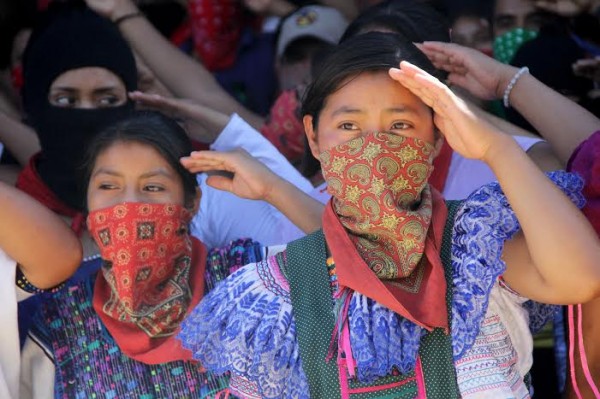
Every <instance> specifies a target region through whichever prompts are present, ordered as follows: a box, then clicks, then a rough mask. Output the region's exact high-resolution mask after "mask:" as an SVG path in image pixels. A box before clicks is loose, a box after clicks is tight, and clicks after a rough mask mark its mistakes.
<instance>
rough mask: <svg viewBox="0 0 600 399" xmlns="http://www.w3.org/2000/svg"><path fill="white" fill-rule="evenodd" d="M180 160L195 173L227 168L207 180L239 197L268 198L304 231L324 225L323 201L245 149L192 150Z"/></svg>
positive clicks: (309, 231)
mask: <svg viewBox="0 0 600 399" xmlns="http://www.w3.org/2000/svg"><path fill="white" fill-rule="evenodd" d="M181 163H182V164H183V165H184V166H185V167H186V168H187V169H188V170H189V171H191V172H193V173H199V172H211V171H221V172H226V173H227V174H228V175H227V176H224V175H213V176H210V177H209V178H208V180H207V184H208V185H209V186H211V187H214V188H216V189H219V190H224V191H228V192H231V193H233V194H235V195H237V196H238V197H242V198H248V199H254V200H263V201H266V202H268V203H270V204H271V205H273V206H274V207H275V208H277V209H278V210H279V211H280V212H281V213H282V214H284V215H285V216H286V217H287V218H288V219H290V221H292V223H294V224H295V225H296V226H298V227H299V228H300V229H302V231H304V232H305V233H311V232H313V231H315V230H317V229H319V228H320V227H321V215H322V212H323V204H321V203H320V202H318V201H315V200H314V199H312V198H311V197H310V196H308V195H307V194H305V193H304V192H302V191H301V190H299V189H298V188H297V187H296V186H294V185H293V184H291V183H290V182H288V181H286V180H284V179H282V178H281V177H279V176H277V175H276V174H275V173H273V172H272V171H271V170H270V169H269V168H267V167H266V166H265V165H263V164H262V163H261V162H260V161H258V160H256V159H255V158H253V157H252V156H250V155H249V154H248V153H247V152H246V151H244V150H236V151H230V152H216V151H198V152H193V153H192V154H191V155H190V156H189V157H186V158H182V160H181Z"/></svg>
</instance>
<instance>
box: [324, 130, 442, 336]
mask: <svg viewBox="0 0 600 399" xmlns="http://www.w3.org/2000/svg"><path fill="white" fill-rule="evenodd" d="M434 153H435V150H434V147H433V146H432V145H431V144H428V143H426V142H424V141H422V140H419V139H414V138H409V137H403V136H398V135H396V134H393V133H385V132H377V133H372V134H367V135H365V136H363V137H359V138H356V139H354V140H351V141H349V142H347V143H344V144H341V145H338V146H336V147H334V148H333V149H330V150H328V151H325V152H324V153H322V154H321V167H322V170H323V175H324V177H325V180H326V181H327V184H328V190H329V192H330V193H331V194H332V196H333V198H332V200H331V202H330V204H329V206H328V207H327V208H326V210H325V214H324V223H323V226H324V227H323V229H324V232H325V236H326V237H327V243H328V244H329V247H330V250H331V252H332V255H333V257H334V259H335V262H336V266H337V267H336V269H337V272H338V279H339V282H340V284H341V285H342V286H345V287H348V288H351V289H353V290H356V291H358V292H361V293H362V294H364V295H366V296H368V297H370V298H372V299H374V300H377V301H378V302H380V303H382V304H383V305H385V306H386V307H388V308H390V309H392V310H394V311H395V312H397V313H399V314H401V315H402V316H404V317H406V318H408V319H409V320H411V321H413V322H415V323H416V324H418V325H421V326H423V327H425V328H428V329H431V328H434V327H442V328H446V329H447V327H448V317H447V312H446V302H445V294H446V283H445V278H444V269H443V266H442V263H441V260H440V257H439V249H440V246H441V236H442V233H443V226H444V222H445V216H446V208H445V206H444V202H443V199H442V198H441V195H440V194H439V193H438V192H437V191H435V190H434V189H432V188H430V186H429V185H428V184H427V180H428V178H429V176H430V174H431V172H432V170H433V167H432V160H433V157H434V155H435V154H434ZM440 227H441V228H440ZM344 228H345V230H344ZM423 255H425V256H423Z"/></svg>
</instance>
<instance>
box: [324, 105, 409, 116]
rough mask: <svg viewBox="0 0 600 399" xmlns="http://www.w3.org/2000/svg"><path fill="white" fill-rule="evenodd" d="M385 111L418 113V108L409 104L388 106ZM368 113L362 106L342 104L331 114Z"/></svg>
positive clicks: (391, 112)
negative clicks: (354, 106) (352, 106)
mask: <svg viewBox="0 0 600 399" xmlns="http://www.w3.org/2000/svg"><path fill="white" fill-rule="evenodd" d="M385 112H387V113H390V114H406V113H409V114H417V113H418V112H417V110H416V109H415V108H413V107H411V106H408V105H404V106H401V107H391V108H386V109H385ZM364 113H366V111H364V110H362V109H360V108H351V107H346V106H342V107H340V108H338V109H336V110H335V111H333V113H332V114H331V116H337V115H340V114H364Z"/></svg>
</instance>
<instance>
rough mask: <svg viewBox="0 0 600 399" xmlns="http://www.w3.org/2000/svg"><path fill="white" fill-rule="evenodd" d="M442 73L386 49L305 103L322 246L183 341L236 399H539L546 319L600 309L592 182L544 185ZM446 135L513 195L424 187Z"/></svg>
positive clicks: (276, 262)
mask: <svg viewBox="0 0 600 399" xmlns="http://www.w3.org/2000/svg"><path fill="white" fill-rule="evenodd" d="M401 61H402V63H401ZM406 61H410V62H412V63H414V64H416V65H418V66H419V67H421V68H423V69H421V68H419V67H417V66H415V65H412V64H410V63H408V62H406ZM398 65H400V69H397V67H398ZM436 73H437V71H436V70H435V68H434V67H433V66H432V65H431V63H430V61H429V60H428V59H427V57H426V56H425V55H424V54H423V53H421V52H420V51H419V50H418V49H417V48H416V47H414V45H413V44H412V43H410V42H409V41H407V40H405V39H403V38H402V37H400V36H397V35H393V34H385V33H369V34H365V35H359V36H357V37H355V38H352V39H350V40H348V41H347V42H345V43H343V44H341V45H339V46H338V48H337V49H335V50H334V51H333V52H332V53H331V54H330V55H329V56H328V57H327V59H325V60H324V62H323V64H322V67H321V69H320V73H318V74H316V76H317V77H316V79H315V81H314V82H313V84H312V85H311V86H310V87H309V89H308V91H307V94H306V97H305V99H304V103H303V115H304V119H303V121H304V127H305V131H306V134H307V137H308V141H309V143H310V146H311V149H312V152H313V154H314V155H315V156H316V157H318V158H319V159H320V161H321V168H322V170H323V174H324V176H325V179H326V180H327V182H328V189H329V191H330V192H331V194H332V196H333V198H332V200H331V201H330V202H329V204H328V205H327V207H326V210H325V214H324V216H323V230H322V231H319V232H316V233H314V234H312V235H309V236H307V237H305V238H302V239H300V240H297V241H294V242H292V243H290V244H289V245H288V246H287V248H286V250H285V251H284V252H282V253H280V254H278V255H276V256H274V257H269V258H267V259H266V260H264V261H261V262H257V263H255V264H250V265H247V266H245V267H243V268H241V269H240V270H238V271H237V272H235V273H233V274H232V275H231V276H229V277H228V278H227V279H226V280H225V281H224V282H223V283H222V284H220V285H219V286H217V287H216V288H215V290H213V291H212V292H211V293H209V294H208V295H207V296H206V297H205V298H204V299H203V300H202V301H201V302H200V304H199V305H198V306H197V307H196V309H195V310H194V311H193V312H192V313H191V314H190V316H189V317H188V318H187V319H186V320H185V321H184V322H183V324H182V328H181V332H180V333H179V335H178V337H179V339H180V340H181V342H182V345H183V347H185V348H188V349H189V350H191V351H192V352H193V354H194V358H196V359H197V360H199V361H200V362H201V364H202V365H203V367H205V368H206V369H207V370H210V371H212V372H214V373H217V374H220V373H230V374H231V381H230V392H231V393H233V394H235V395H239V396H242V397H247V398H308V397H312V398H335V397H342V398H362V397H365V398H366V397H368V398H389V397H395V398H396V397H402V398H404V397H406V398H415V397H418V398H425V397H427V398H457V397H462V398H498V397H518V398H527V397H530V394H531V392H530V389H529V387H530V381H529V378H528V371H529V369H530V367H531V362H532V359H531V351H532V338H531V332H530V328H536V327H539V326H540V325H541V324H543V323H544V322H545V320H546V319H547V318H548V317H550V316H551V315H552V313H553V312H554V310H555V308H554V307H553V306H550V305H545V304H556V303H575V302H578V301H581V300H588V299H591V298H594V297H597V296H598V295H599V294H600V288H599V287H600V270H599V268H598V266H597V261H596V260H597V259H598V258H597V257H598V255H599V251H600V244H599V243H598V240H597V238H596V236H595V234H594V232H593V229H592V228H591V226H590V225H589V224H588V222H587V221H586V220H585V218H584V217H583V216H582V214H581V213H580V212H579V211H578V209H577V206H581V205H582V204H583V200H582V196H581V193H580V190H581V186H582V182H581V180H580V179H579V178H577V177H576V176H574V175H569V174H566V173H555V174H553V175H551V176H550V179H549V178H547V177H546V176H544V175H543V173H542V172H540V171H539V170H538V169H537V168H536V167H535V165H534V164H533V163H532V162H531V161H530V160H529V159H528V158H527V156H526V155H525V153H523V151H522V150H521V149H520V148H519V147H518V146H517V145H516V144H515V142H514V141H512V140H511V139H510V138H509V137H507V136H506V135H504V134H503V133H502V132H501V131H499V130H497V129H496V128H494V127H492V126H491V125H489V124H488V123H486V122H484V121H482V120H481V119H479V118H478V117H476V116H474V115H473V114H472V113H471V112H469V111H468V110H467V107H466V106H465V104H464V103H463V102H462V101H461V100H460V99H458V98H457V97H456V96H455V95H454V94H452V92H451V91H450V90H449V89H448V88H447V87H446V86H444V85H443V84H442V83H440V82H439V81H438V80H437V79H436V78H435V77H434V76H432V75H435V74H436ZM440 133H441V134H442V135H443V136H444V138H445V140H447V141H448V143H449V144H450V146H451V147H452V148H453V149H454V150H455V151H457V152H459V153H460V154H461V155H463V156H465V157H467V158H475V159H480V160H482V161H484V162H485V163H486V164H487V165H488V166H489V167H490V168H491V169H492V170H493V171H494V173H495V174H496V176H497V177H498V180H499V183H493V184H490V185H487V186H484V187H482V188H481V189H479V190H478V191H476V192H474V193H473V194H472V195H471V196H470V197H468V198H467V199H466V200H465V201H463V202H461V203H456V202H452V201H450V202H445V201H444V200H443V198H442V197H441V195H440V194H439V193H438V192H437V191H436V190H435V189H432V188H431V187H430V186H429V185H428V184H427V178H428V176H429V175H430V174H431V171H432V166H431V165H432V160H433V158H434V157H435V154H436V151H438V149H439V148H440V146H441V142H442V138H441V137H440ZM203 158H205V157H203ZM202 162H206V161H205V160H203V161H202ZM228 170H229V171H233V172H234V173H235V172H236V170H235V169H234V168H229V169H228ZM234 192H235V191H234ZM573 202H574V203H575V205H574V204H573ZM548 215H552V218H548ZM566 265H568V267H566Z"/></svg>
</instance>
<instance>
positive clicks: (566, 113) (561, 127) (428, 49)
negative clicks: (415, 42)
mask: <svg viewBox="0 0 600 399" xmlns="http://www.w3.org/2000/svg"><path fill="white" fill-rule="evenodd" d="M420 48H421V50H423V51H424V52H425V54H427V56H428V57H429V58H430V59H431V61H432V62H433V64H434V65H435V66H436V67H437V68H440V69H443V70H446V71H448V72H449V73H450V74H449V76H448V79H449V82H450V83H451V84H453V85H457V86H460V87H462V88H464V89H466V90H468V91H469V92H470V93H472V94H473V95H474V96H476V97H479V98H482V99H486V100H492V99H502V98H503V96H504V91H505V90H506V88H507V86H508V84H509V83H510V82H511V80H512V79H513V77H514V76H515V74H516V73H517V72H518V70H519V69H518V68H515V67H513V66H510V65H505V64H502V63H500V62H498V61H496V60H494V59H492V58H490V57H488V56H486V55H484V54H483V53H481V52H479V51H476V50H473V49H469V48H466V47H462V46H459V45H456V44H449V43H440V42H425V43H423V44H422V45H420ZM509 102H510V106H512V107H513V108H515V109H516V110H517V111H518V112H519V113H520V114H521V115H523V116H524V117H525V119H527V121H529V123H531V124H532V125H533V127H535V128H536V129H537V131H538V133H539V134H540V135H541V136H542V137H544V138H545V139H546V140H547V141H548V143H550V145H551V146H552V148H553V149H554V152H555V153H556V155H557V156H558V157H559V159H560V160H561V162H563V163H564V164H566V162H567V161H568V159H569V157H570V156H571V154H572V153H573V150H575V148H576V147H577V146H578V145H579V144H580V143H581V142H582V141H583V140H585V139H586V138H587V137H589V136H590V135H591V134H592V133H594V132H595V131H596V130H598V129H600V119H598V118H597V117H596V116H594V115H593V114H592V113H590V112H588V111H587V110H585V109H584V108H582V107H580V106H579V105H578V104H577V103H575V102H573V101H571V100H570V99H568V98H566V97H564V96H562V95H561V94H559V93H557V92H556V91H554V90H552V89H551V88H549V87H548V86H546V85H545V84H543V83H541V82H540V81H539V80H537V79H536V78H534V77H533V76H531V75H530V74H527V73H525V74H523V75H522V76H521V77H520V79H518V80H517V82H516V84H515V85H514V87H513V89H512V91H511V92H510V96H509Z"/></svg>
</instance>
